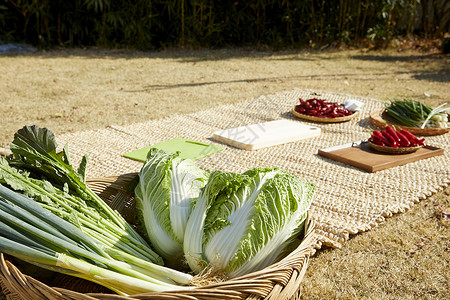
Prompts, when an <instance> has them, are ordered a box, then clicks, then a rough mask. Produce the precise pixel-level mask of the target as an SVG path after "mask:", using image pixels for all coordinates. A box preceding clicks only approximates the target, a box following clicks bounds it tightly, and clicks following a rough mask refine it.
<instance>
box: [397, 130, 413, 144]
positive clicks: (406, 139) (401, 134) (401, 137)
mask: <svg viewBox="0 0 450 300" xmlns="http://www.w3.org/2000/svg"><path fill="white" fill-rule="evenodd" d="M396 133H397V136H398V138H399V139H400V141H399V143H400V145H401V146H403V147H410V146H411V142H410V141H409V140H408V138H407V137H406V136H404V135H403V133H401V132H400V131H396Z"/></svg>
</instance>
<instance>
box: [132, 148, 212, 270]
mask: <svg viewBox="0 0 450 300" xmlns="http://www.w3.org/2000/svg"><path fill="white" fill-rule="evenodd" d="M207 179H208V172H206V171H204V170H202V169H200V168H199V167H197V166H196V165H195V163H194V162H193V161H192V160H190V159H181V158H180V157H179V153H169V152H165V151H163V150H158V149H151V150H150V151H149V153H148V156H147V160H146V162H145V164H144V166H143V167H142V169H141V170H140V172H139V183H138V185H137V186H136V188H135V195H136V207H137V211H138V218H139V219H140V222H141V223H143V225H145V232H146V233H147V236H148V238H149V240H150V242H151V244H152V246H153V248H154V249H155V251H156V252H157V253H158V254H159V255H161V256H162V257H163V258H165V259H166V260H167V262H168V264H171V262H177V261H179V260H180V259H181V258H182V257H183V246H182V244H183V240H184V231H185V228H186V223H187V220H188V218H189V215H190V212H191V207H192V201H194V200H195V199H197V197H198V195H199V193H200V189H201V188H202V187H203V186H204V185H205V184H206V182H207Z"/></svg>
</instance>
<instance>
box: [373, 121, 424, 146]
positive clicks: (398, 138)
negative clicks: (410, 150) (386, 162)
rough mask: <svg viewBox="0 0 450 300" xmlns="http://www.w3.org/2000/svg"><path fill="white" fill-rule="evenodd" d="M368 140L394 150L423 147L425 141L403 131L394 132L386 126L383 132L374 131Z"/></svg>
mask: <svg viewBox="0 0 450 300" xmlns="http://www.w3.org/2000/svg"><path fill="white" fill-rule="evenodd" d="M370 140H371V141H372V142H373V143H375V144H377V145H380V146H388V147H395V148H398V147H415V146H419V145H420V146H423V145H424V143H423V142H424V141H425V139H419V138H418V137H417V136H415V135H414V134H412V133H411V132H409V131H407V130H405V129H401V130H394V128H392V127H391V126H386V128H385V130H374V131H373V132H372V135H371V136H370Z"/></svg>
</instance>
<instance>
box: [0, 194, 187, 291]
mask: <svg viewBox="0 0 450 300" xmlns="http://www.w3.org/2000/svg"><path fill="white" fill-rule="evenodd" d="M0 252H3V253H5V254H8V255H12V256H14V257H17V258H19V259H21V260H23V261H26V262H29V263H31V264H35V265H37V266H40V267H43V268H47V269H50V270H54V271H58V272H61V273H65V274H69V275H72V276H75V277H79V278H83V279H86V280H90V281H92V282H96V283H98V284H101V285H103V286H105V287H107V288H109V289H110V290H112V291H115V292H116V293H118V294H120V295H131V294H136V293H145V292H162V291H172V290H183V289H191V288H192V287H190V286H185V285H183V284H181V283H179V281H185V282H186V283H188V282H189V281H190V280H191V276H190V275H189V274H184V273H181V272H178V271H175V270H172V269H169V268H166V267H163V266H159V265H156V264H153V263H150V262H145V261H142V260H141V259H140V258H137V257H134V256H133V255H131V254H127V253H123V252H122V251H121V250H117V249H115V248H110V247H108V246H105V245H102V244H100V243H99V242H98V240H95V239H93V238H91V237H90V236H89V235H87V234H85V233H84V232H83V231H82V230H80V229H79V228H78V227H76V226H75V225H73V224H72V223H69V222H67V221H66V220H64V219H62V218H60V217H59V216H57V215H55V214H53V213H51V212H50V211H48V210H47V209H45V208H43V207H42V206H40V205H39V204H38V203H37V202H35V201H34V200H32V199H30V198H28V197H27V196H24V195H23V194H20V193H17V192H14V191H12V190H10V189H9V188H7V187H5V186H3V185H0ZM117 257H119V258H120V259H121V260H118V259H116V258H117ZM141 262H142V263H143V264H142V265H141V264H140V263H141ZM170 277H172V278H176V279H177V280H173V279H172V278H170ZM176 281H178V282H176Z"/></svg>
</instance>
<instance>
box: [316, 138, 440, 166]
mask: <svg viewBox="0 0 450 300" xmlns="http://www.w3.org/2000/svg"><path fill="white" fill-rule="evenodd" d="M443 153H444V149H441V148H436V147H432V146H425V147H423V148H420V149H418V150H417V151H416V152H414V153H408V154H388V153H382V152H378V151H376V150H373V149H372V148H370V146H369V145H368V143H361V144H359V145H354V144H353V143H349V144H345V145H340V146H335V147H330V148H326V149H319V155H321V156H324V157H327V158H331V159H333V160H335V161H339V162H342V163H344V164H347V165H351V166H354V167H357V168H359V169H362V170H365V171H367V172H370V173H373V172H377V171H381V170H384V169H388V168H392V167H396V166H401V165H404V164H407V163H410V162H414V161H417V160H420V159H425V158H429V157H433V156H437V155H442V154H443Z"/></svg>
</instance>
